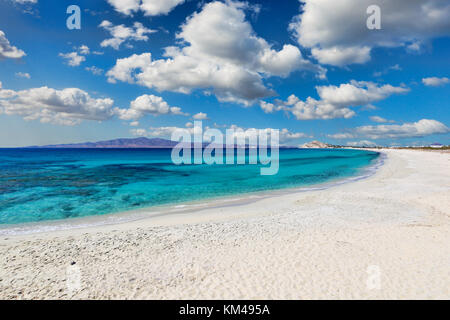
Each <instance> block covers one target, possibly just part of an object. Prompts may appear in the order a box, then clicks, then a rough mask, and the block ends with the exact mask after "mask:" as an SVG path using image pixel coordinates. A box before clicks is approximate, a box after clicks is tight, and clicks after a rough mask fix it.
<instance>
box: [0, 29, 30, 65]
mask: <svg viewBox="0 0 450 320" xmlns="http://www.w3.org/2000/svg"><path fill="white" fill-rule="evenodd" d="M25 55H26V54H25V52H24V51H23V50H20V49H18V48H17V47H14V46H13V45H11V43H9V40H8V39H7V38H6V35H5V33H4V32H3V31H2V30H0V60H1V59H7V58H9V59H19V58H22V57H23V56H25Z"/></svg>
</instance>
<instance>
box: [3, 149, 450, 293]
mask: <svg viewBox="0 0 450 320" xmlns="http://www.w3.org/2000/svg"><path fill="white" fill-rule="evenodd" d="M383 152H384V153H386V154H387V159H386V161H385V164H384V165H383V166H382V167H381V168H380V169H379V170H378V172H377V173H376V174H375V175H373V176H371V177H369V178H367V179H364V180H360V181H356V182H352V183H347V184H343V185H339V186H335V187H332V188H329V189H326V190H319V191H309V192H298V193H291V194H285V195H278V196H273V197H269V198H264V199H261V200H258V201H254V202H250V203H243V204H241V205H234V206H226V207H216V208H209V209H206V210H201V211H199V212H192V213H186V214H172V215H170V216H165V217H156V218H149V219H144V220H139V221H134V222H128V223H123V224H117V225H109V226H98V227H91V228H85V229H74V230H64V231H57V232H49V233H39V234H32V235H21V236H2V237H1V239H0V255H1V260H0V298H1V299H21V298H25V299H53V298H56V299H68V298H70V299H84V298H88V299H108V298H114V299H116V298H120V299H122V298H124V299H335V298H336V299H379V298H381V299H419V298H424V299H450V153H439V152H425V151H409V150H383ZM73 262H75V264H74V265H73V266H71V264H73ZM68 267H69V270H72V273H71V274H72V275H73V270H79V274H80V280H81V281H80V283H79V285H80V286H79V287H78V286H75V289H74V288H73V286H72V287H71V286H69V288H68V286H67V284H68V282H67V281H66V274H67V270H68V269H67V268H68ZM378 275H379V277H378ZM378 280H379V281H378ZM70 288H72V289H70ZM69 289H70V290H69Z"/></svg>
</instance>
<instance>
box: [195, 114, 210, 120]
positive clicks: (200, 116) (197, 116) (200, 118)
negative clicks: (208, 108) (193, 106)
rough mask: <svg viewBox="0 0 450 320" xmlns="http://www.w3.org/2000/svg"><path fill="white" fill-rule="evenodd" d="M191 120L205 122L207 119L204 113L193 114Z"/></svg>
mask: <svg viewBox="0 0 450 320" xmlns="http://www.w3.org/2000/svg"><path fill="white" fill-rule="evenodd" d="M192 118H193V119H195V120H206V119H208V115H207V114H206V113H204V112H199V113H197V114H194V115H193V116H192Z"/></svg>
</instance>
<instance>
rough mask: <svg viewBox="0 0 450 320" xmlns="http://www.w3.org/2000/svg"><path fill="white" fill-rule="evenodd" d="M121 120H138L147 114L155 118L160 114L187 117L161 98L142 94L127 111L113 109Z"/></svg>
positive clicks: (179, 109) (132, 102)
mask: <svg viewBox="0 0 450 320" xmlns="http://www.w3.org/2000/svg"><path fill="white" fill-rule="evenodd" d="M115 112H116V114H117V115H118V116H119V118H120V119H122V120H138V119H140V118H142V117H143V116H145V115H147V114H152V115H155V116H158V115H162V114H173V115H187V114H185V113H183V112H182V111H181V108H179V107H171V106H169V104H168V103H167V102H166V101H164V99H163V98H161V97H158V96H155V95H148V94H144V95H142V96H139V97H137V98H136V99H135V100H133V101H131V103H130V107H129V108H128V109H119V108H116V109H115Z"/></svg>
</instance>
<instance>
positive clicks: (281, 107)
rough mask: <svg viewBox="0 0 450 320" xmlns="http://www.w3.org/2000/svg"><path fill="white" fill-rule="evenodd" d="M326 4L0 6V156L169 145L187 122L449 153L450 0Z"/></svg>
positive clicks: (39, 0) (8, 1) (137, 0)
mask: <svg viewBox="0 0 450 320" xmlns="http://www.w3.org/2000/svg"><path fill="white" fill-rule="evenodd" d="M336 3H337V1H332V0H317V1H315V2H314V1H306V2H302V3H301V2H299V1H296V0H286V1H283V2H282V5H281V4H280V2H279V1H249V2H236V1H234V2H233V1H193V0H191V1H189V0H186V1H183V0H170V1H156V0H130V1H125V2H124V1H115V0H98V1H73V0H72V1H62V0H61V1H45V0H21V1H16V0H3V1H1V2H0V31H1V32H0V82H1V87H0V146H1V147H14V146H26V145H36V144H53V143H69V142H82V141H96V140H102V139H113V138H119V137H133V136H140V135H145V136H149V137H165V138H168V137H170V133H171V132H172V131H173V130H174V129H175V128H177V127H182V128H184V127H185V126H186V125H187V126H188V127H189V126H190V124H189V123H192V121H193V120H194V116H195V115H197V116H196V117H195V118H202V115H203V117H206V118H207V119H206V120H204V126H209V127H214V126H217V127H220V128H228V127H232V126H235V127H240V128H243V129H248V128H258V129H264V128H275V129H286V130H284V133H283V134H282V143H284V144H289V145H297V144H301V143H304V142H307V141H310V140H313V139H314V140H320V141H325V142H329V143H335V144H342V145H345V144H348V145H356V144H359V145H361V144H366V145H372V144H379V145H421V144H428V143H432V142H441V143H444V144H449V143H450V139H449V138H450V133H449V128H448V126H450V115H449V112H448V110H449V102H450V94H449V92H450V91H449V88H450V83H449V79H448V78H449V77H450V64H449V56H450V55H449V53H450V38H449V36H450V22H449V21H448V20H449V19H448V16H450V4H449V3H448V1H442V0H427V1H416V0H408V1H407V0H397V1H395V4H392V2H391V3H390V4H386V3H385V2H384V1H381V0H380V1H376V0H374V1H365V0H362V1H360V0H354V1H351V0H349V1H346V2H345V3H343V2H341V3H340V5H338V4H336ZM424 3H426V5H424ZM73 4H75V5H78V6H79V7H80V8H81V29H80V30H69V29H68V28H67V27H66V19H67V18H68V16H69V14H67V13H66V9H67V7H68V6H69V5H73ZM124 4H128V6H124ZM370 4H379V8H380V12H381V15H380V17H381V29H380V30H369V29H368V28H367V26H366V20H367V18H368V17H369V15H368V14H367V13H366V8H367V7H368V6H369V5H370ZM399 13H400V14H399ZM418 21H420V23H418ZM136 23H138V24H136ZM121 25H122V27H120V26H121ZM114 35H115V36H114ZM105 40H106V41H105ZM168 47H170V48H171V49H167V48H168ZM70 57H72V59H71V58H70ZM93 67H95V68H93ZM94 72H95V73H97V74H94ZM199 113H200V114H199ZM204 114H206V116H205V115H204Z"/></svg>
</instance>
